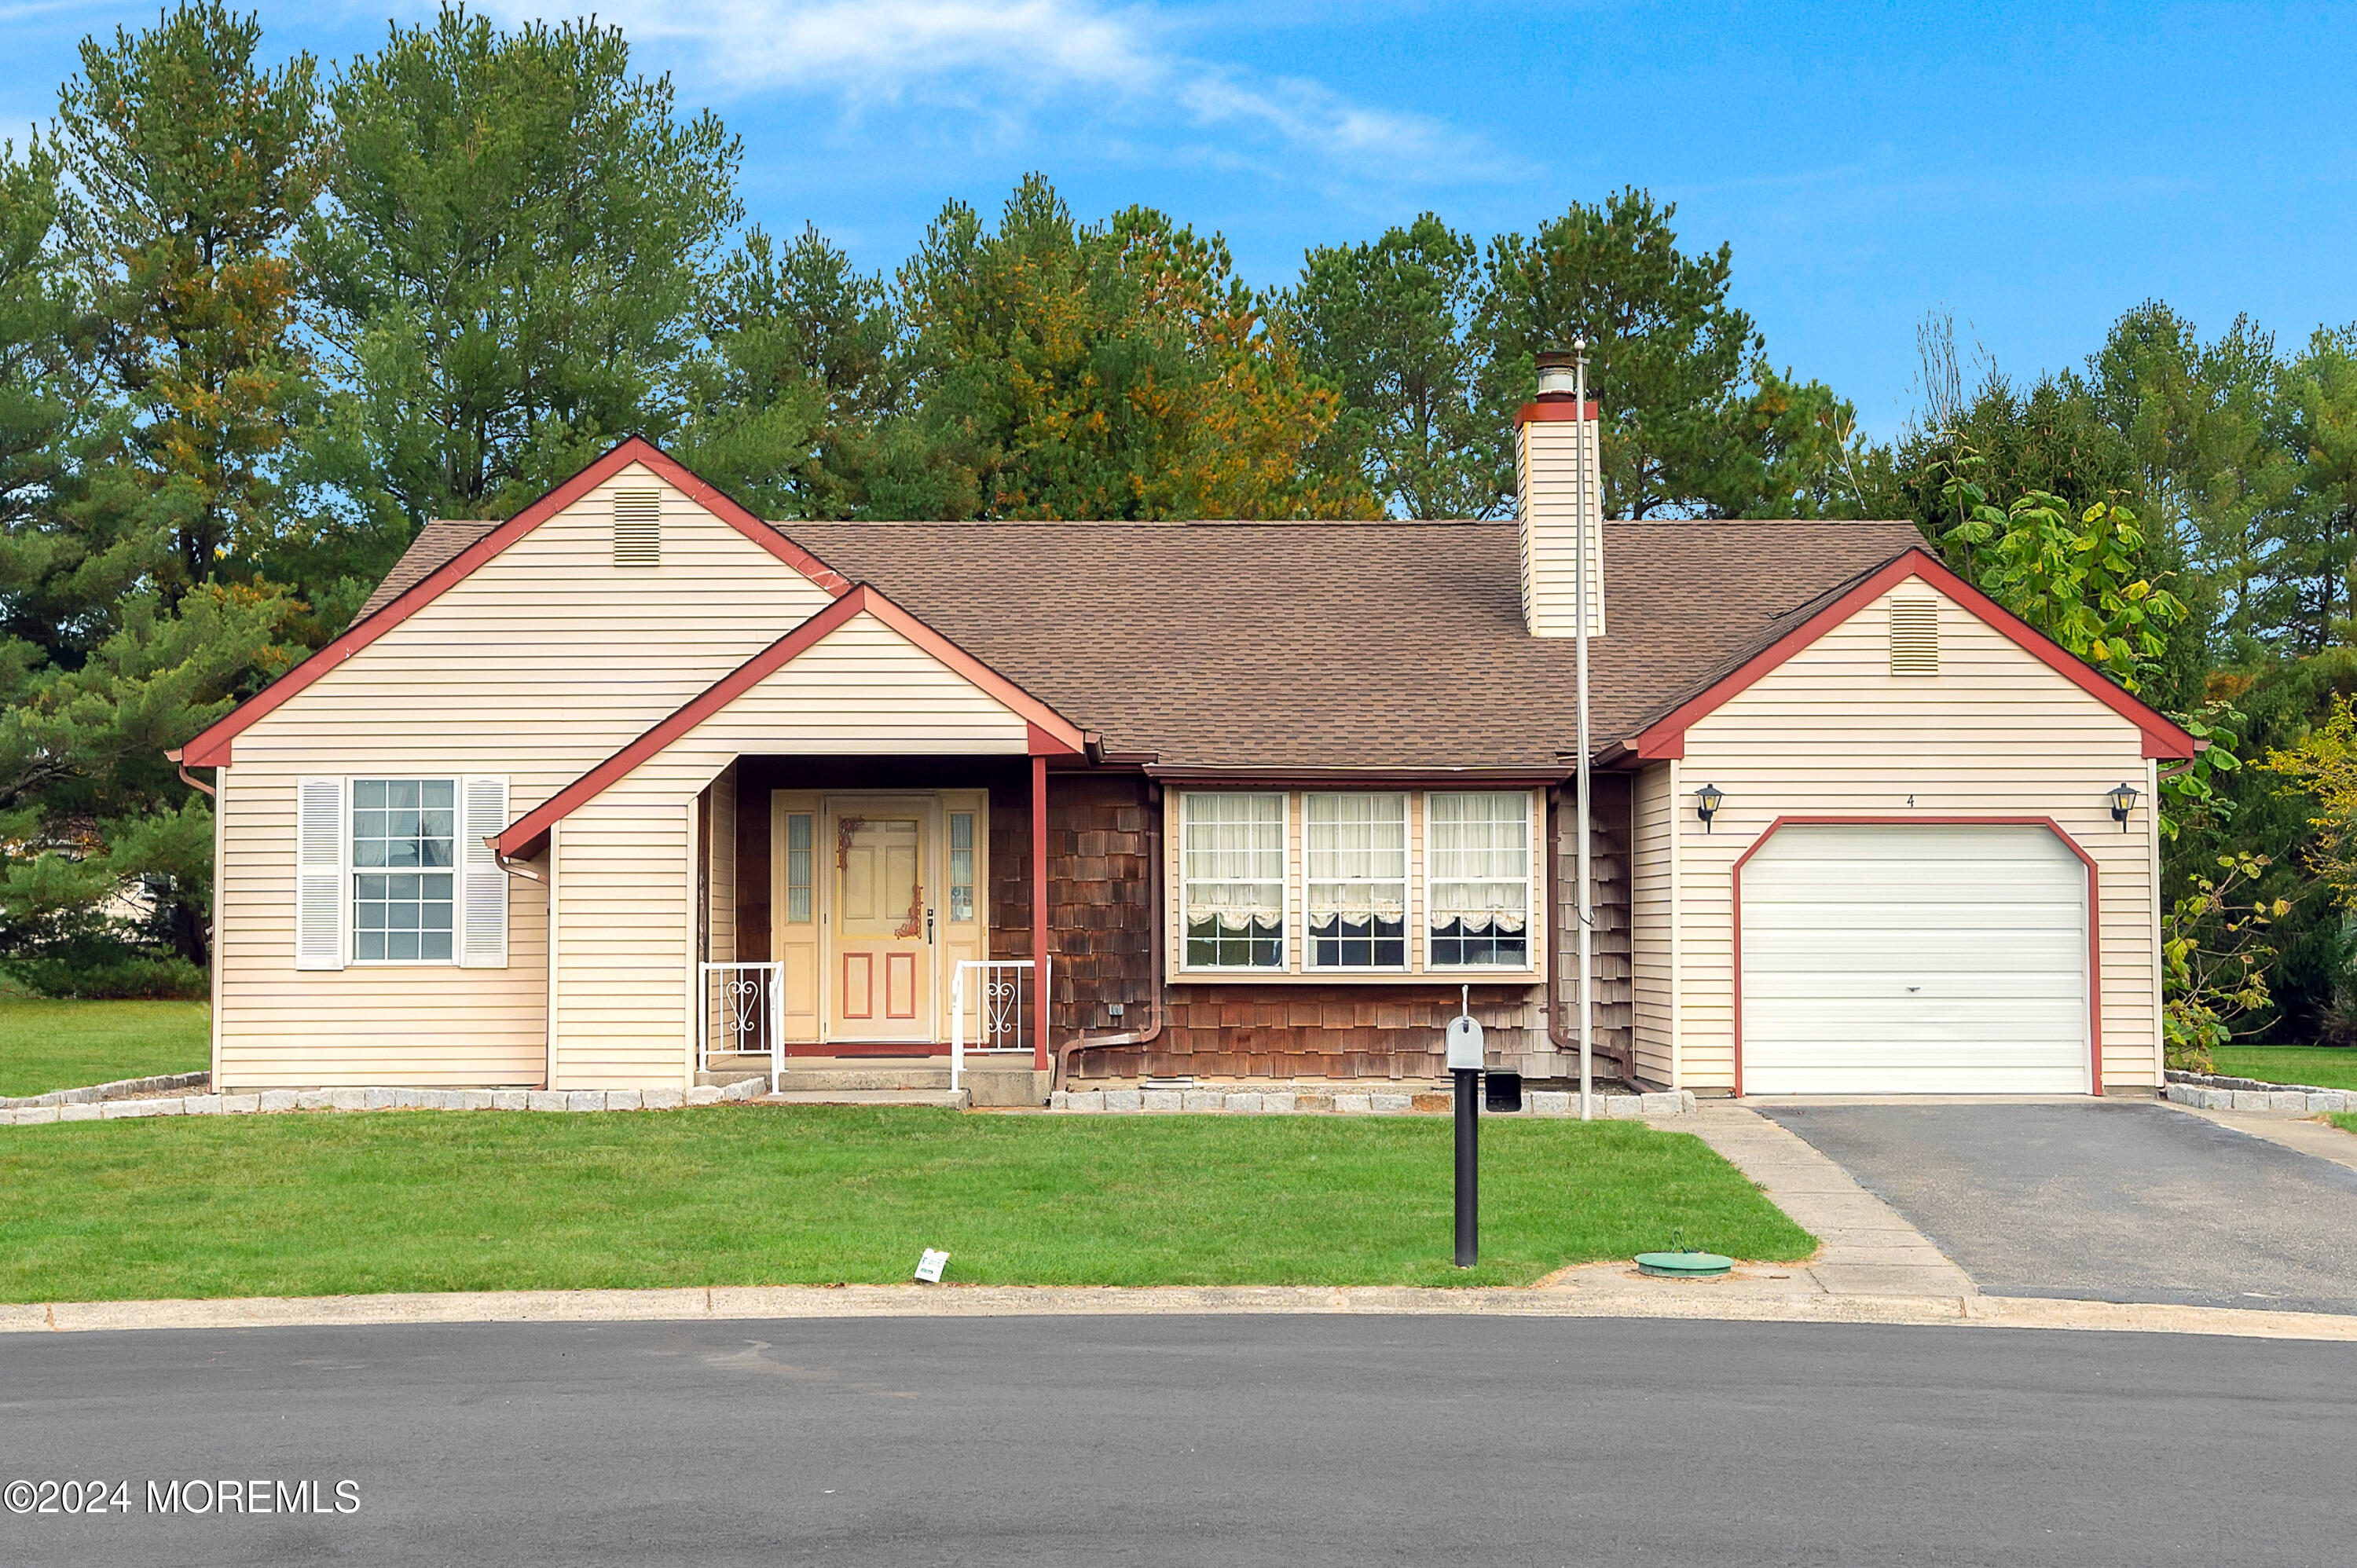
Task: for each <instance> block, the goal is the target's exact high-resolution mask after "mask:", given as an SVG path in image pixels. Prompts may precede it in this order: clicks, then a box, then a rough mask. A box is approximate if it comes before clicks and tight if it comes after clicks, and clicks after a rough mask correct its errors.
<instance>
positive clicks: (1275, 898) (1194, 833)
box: [1184, 794, 1285, 931]
mask: <svg viewBox="0 0 2357 1568" xmlns="http://www.w3.org/2000/svg"><path fill="white" fill-rule="evenodd" d="M1185 863H1186V864H1185V868H1184V869H1185V875H1186V891H1185V897H1184V903H1185V905H1186V915H1187V922H1188V924H1189V925H1190V926H1191V925H1197V924H1200V923H1202V922H1204V921H1211V922H1214V923H1216V924H1217V925H1218V927H1219V928H1220V929H1222V930H1226V931H1243V930H1248V929H1251V928H1252V927H1253V926H1254V925H1261V926H1275V925H1280V924H1282V923H1283V922H1284V919H1285V797H1284V796H1282V795H1230V794H1216V795H1213V794H1204V795H1190V796H1189V797H1188V800H1187V835H1186V847H1185Z"/></svg>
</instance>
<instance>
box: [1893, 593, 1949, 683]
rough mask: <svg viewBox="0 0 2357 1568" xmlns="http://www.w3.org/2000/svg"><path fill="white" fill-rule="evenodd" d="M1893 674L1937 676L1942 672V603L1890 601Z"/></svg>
mask: <svg viewBox="0 0 2357 1568" xmlns="http://www.w3.org/2000/svg"><path fill="white" fill-rule="evenodd" d="M1890 672H1891V673H1892V674H1893V675H1937V674H1938V673H1939V672H1940V601H1939V600H1937V599H1893V600H1891V601H1890Z"/></svg>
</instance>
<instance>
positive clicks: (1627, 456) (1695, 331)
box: [1482, 188, 1857, 517]
mask: <svg viewBox="0 0 2357 1568" xmlns="http://www.w3.org/2000/svg"><path fill="white" fill-rule="evenodd" d="M1676 215H1677V206H1676V204H1675V203H1674V202H1673V203H1657V202H1655V201H1654V199H1653V198H1652V195H1651V194H1650V193H1648V192H1645V191H1641V190H1638V189H1636V188H1629V189H1626V190H1623V191H1621V192H1620V193H1619V194H1617V195H1614V196H1610V197H1608V198H1607V199H1605V201H1604V204H1603V205H1602V206H1600V207H1587V206H1581V205H1577V204H1575V205H1574V206H1573V207H1572V208H1571V209H1570V210H1569V211H1567V212H1566V213H1565V214H1564V215H1563V216H1562V217H1560V218H1556V219H1554V220H1550V221H1548V222H1546V223H1544V224H1543V225H1541V226H1540V228H1539V230H1538V231H1537V232H1536V233H1535V234H1534V235H1533V236H1531V237H1529V238H1527V239H1526V238H1524V237H1523V236H1522V235H1520V234H1504V235H1501V236H1499V237H1498V238H1497V239H1496V240H1493V241H1492V242H1491V245H1490V252H1489V256H1488V259H1487V263H1486V267H1485V274H1486V275H1485V281H1484V297H1483V306H1482V330H1483V332H1484V334H1485V336H1486V337H1487V338H1488V340H1489V341H1488V349H1489V351H1488V360H1487V366H1486V371H1485V375H1484V387H1483V392H1484V406H1485V407H1486V408H1487V410H1488V420H1489V424H1490V425H1491V428H1492V429H1498V430H1503V429H1505V428H1507V426H1508V424H1509V422H1510V421H1511V418H1512V412H1513V408H1514V406H1515V405H1516V404H1518V403H1523V402H1524V401H1527V399H1528V397H1529V393H1530V389H1531V387H1532V385H1533V383H1534V376H1535V371H1534V364H1533V360H1534V356H1535V355H1536V354H1537V352H1538V351H1539V350H1540V349H1545V348H1549V347H1555V346H1561V345H1566V344H1569V343H1570V342H1572V341H1573V340H1574V339H1575V338H1578V339H1584V340H1585V341H1586V342H1587V346H1588V356H1589V371H1588V385H1589V388H1590V389H1591V392H1592V395H1594V396H1595V397H1596V398H1597V400H1598V403H1600V404H1601V408H1602V419H1603V428H1602V430H1601V431H1600V432H1599V435H1600V438H1601V444H1602V449H1603V480H1604V493H1605V504H1606V509H1607V511H1608V513H1609V515H1612V516H1620V517H1651V516H1656V515H1663V514H1676V513H1696V514H1709V515H1718V516H1729V517H1738V516H1758V515H1762V514H1763V513H1775V512H1782V511H1788V510H1793V509H1794V508H1796V507H1799V506H1804V505H1819V504H1823V505H1827V506H1831V507H1833V508H1834V509H1835V510H1847V507H1848V504H1849V503H1848V501H1846V499H1845V490H1848V491H1850V492H1852V493H1854V492H1855V489H1856V486H1855V485H1854V484H1852V485H1849V486H1845V485H1844V484H1843V483H1842V482H1841V481H1840V479H1839V478H1836V477H1835V473H1834V470H1835V469H1837V468H1838V467H1840V466H1841V457H1840V455H1841V454H1844V453H1846V452H1847V451H1848V450H1849V448H1850V447H1851V446H1852V444H1853V443H1854V442H1855V439H1856V424H1857V421H1856V417H1855V414H1854V413H1852V412H1851V411H1850V410H1849V409H1848V407H1847V405H1846V404H1844V403H1840V401H1839V400H1837V399H1835V397H1834V396H1833V394H1832V393H1831V392H1828V391H1826V390H1825V389H1824V387H1822V386H1820V385H1818V384H1817V383H1814V382H1795V381H1791V380H1789V379H1788V378H1785V377H1780V376H1777V375H1776V374H1775V373H1774V372H1773V371H1772V369H1771V368H1770V365H1769V363H1768V360H1767V358H1766V339H1765V338H1763V337H1762V336H1761V335H1760V331H1759V329H1758V328H1757V327H1755V326H1754V324H1753V322H1752V320H1751V317H1749V316H1748V315H1747V314H1745V313H1744V312H1743V311H1742V310H1740V309H1738V308H1737V307H1736V306H1733V305H1730V304H1729V303H1727V283H1728V279H1729V277H1730V276H1731V275H1732V274H1733V270H1734V252H1733V251H1732V250H1731V249H1730V248H1729V247H1728V246H1727V245H1724V244H1722V245H1721V246H1719V248H1718V249H1717V251H1715V252H1702V253H1699V254H1690V253H1688V252H1684V251H1682V250H1680V249H1679V247H1678V236H1677V233H1676V231H1674V229H1673V228H1672V227H1671V220H1672V219H1674V217H1675V216H1676ZM1500 451H1501V459H1500V462H1499V465H1498V467H1497V468H1496V478H1494V480H1493V484H1494V485H1495V487H1496V492H1497V493H1499V494H1501V495H1503V494H1510V493H1511V491H1512V484H1513V475H1512V451H1511V448H1501V449H1500ZM1820 498H1822V499H1820Z"/></svg>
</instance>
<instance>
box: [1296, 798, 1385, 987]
mask: <svg viewBox="0 0 2357 1568" xmlns="http://www.w3.org/2000/svg"><path fill="white" fill-rule="evenodd" d="M1302 837H1303V849H1304V854H1305V858H1304V865H1303V872H1304V883H1305V886H1304V889H1303V891H1304V893H1305V895H1306V897H1307V902H1308V919H1309V964H1310V967H1311V968H1313V969H1405V968H1406V967H1407V797H1406V796H1405V795H1305V796H1304V797H1302Z"/></svg>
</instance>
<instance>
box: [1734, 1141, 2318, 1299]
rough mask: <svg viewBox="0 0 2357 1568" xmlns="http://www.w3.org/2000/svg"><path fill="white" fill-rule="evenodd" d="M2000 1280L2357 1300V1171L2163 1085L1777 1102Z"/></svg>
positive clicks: (2140, 1295) (2181, 1295) (2148, 1294)
mask: <svg viewBox="0 0 2357 1568" xmlns="http://www.w3.org/2000/svg"><path fill="white" fill-rule="evenodd" d="M1755 1109H1757V1110H1758V1111H1759V1112H1760V1114H1761V1115H1763V1116H1767V1117H1770V1118H1771V1119H1773V1120H1774V1121H1775V1122H1778V1123H1780V1124H1781V1125H1782V1126H1784V1127H1787V1128H1789V1129H1791V1130H1792V1132H1793V1133H1797V1134H1798V1135H1799V1136H1801V1137H1802V1138H1803V1139H1805V1140H1807V1142H1808V1143H1810V1144H1812V1145H1813V1146H1814V1147H1815V1148H1816V1149H1817V1150H1818V1151H1819V1152H1820V1153H1822V1154H1824V1155H1826V1156H1827V1157H1828V1158H1830V1159H1832V1160H1833V1161H1835V1163H1836V1164H1838V1165H1841V1166H1842V1167H1843V1168H1844V1169H1845V1170H1846V1171H1848V1172H1849V1174H1850V1175H1851V1176H1854V1177H1855V1178H1857V1183H1858V1185H1859V1186H1861V1187H1865V1188H1866V1189H1867V1191H1869V1192H1871V1193H1873V1194H1874V1195H1875V1196H1876V1197H1879V1198H1881V1199H1882V1200H1883V1201H1884V1202H1886V1203H1888V1204H1889V1205H1890V1206H1891V1208H1895V1209H1897V1210H1898V1211H1899V1212H1900V1214H1901V1215H1903V1216H1904V1217H1905V1218H1906V1219H1907V1220H1908V1221H1909V1222H1910V1224H1912V1225H1913V1226H1914V1227H1915V1228H1916V1229H1917V1230H1921V1231H1922V1232H1923V1233H1924V1234H1925V1235H1927V1236H1929V1237H1930V1238H1931V1239H1932V1240H1933V1241H1934V1242H1936V1243H1938V1245H1939V1247H1940V1249H1941V1251H1944V1252H1946V1253H1947V1254H1948V1256H1949V1257H1951V1258H1953V1259H1954V1260H1955V1261H1956V1262H1957V1263H1958V1264H1959V1265H1961V1266H1962V1267H1963V1269H1964V1272H1965V1273H1967V1274H1970V1275H1971V1276H1972V1278H1973V1281H1974V1283H1975V1284H1977V1285H1979V1287H1980V1288H1981V1289H1982V1290H1983V1291H1985V1292H1987V1293H1988V1294H1992V1295H2035V1296H2061V1297H2067V1298H2073V1299H2083V1300H2095V1301H2126V1302H2177V1303H2185V1304H2189V1305H2201V1306H2245V1307H2265V1308H2274V1309H2276V1310H2278V1311H2285V1312H2341V1313H2357V1171H2352V1170H2350V1169H2348V1168H2346V1167H2344V1166H2341V1165H2333V1164H2331V1163H2330V1162H2329V1161H2325V1160H2320V1159H2317V1158H2315V1157H2313V1156H2311V1155H2304V1154H2301V1153H2299V1152H2298V1151H2297V1150H2293V1149H2287V1148H2285V1147H2283V1146H2282V1145H2281V1144H2272V1143H2268V1142H2266V1141H2265V1140H2263V1139H2259V1138H2254V1137H2249V1136H2247V1135H2245V1134H2244V1133H2237V1132H2235V1131H2233V1129H2232V1128H2229V1127H2222V1126H2220V1125H2219V1124H2217V1123H2216V1122H2207V1121H2204V1120H2202V1119H2201V1118H2200V1117H2198V1116H2190V1115H2187V1114H2185V1113H2184V1112H2178V1111H2172V1110H2169V1108H2167V1107H2165V1106H2161V1105H2156V1104H2153V1103H2150V1102H2149V1101H2147V1102H2142V1103H2137V1102H2125V1101H2109V1102H2106V1101H2093V1100H2091V1101H2084V1102H2081V1103H2076V1104H2058V1103H2052V1102H2047V1103H2036V1104H2023V1103H2014V1104H2005V1103H1994V1102H1993V1103H1986V1104H1962V1105H1960V1104H1938V1105H1904V1104H1897V1105H1893V1104H1880V1105H1809V1106H1792V1105H1759V1106H1756V1107H1755Z"/></svg>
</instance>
